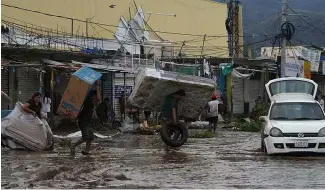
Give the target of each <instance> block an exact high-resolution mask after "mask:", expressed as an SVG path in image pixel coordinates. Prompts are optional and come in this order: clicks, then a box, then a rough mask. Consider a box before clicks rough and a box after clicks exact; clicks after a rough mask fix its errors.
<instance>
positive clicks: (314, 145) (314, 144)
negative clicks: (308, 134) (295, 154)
mask: <svg viewBox="0 0 325 190" xmlns="http://www.w3.org/2000/svg"><path fill="white" fill-rule="evenodd" d="M286 147H287V148H297V147H295V144H294V143H286ZM315 147H316V143H309V144H308V147H303V148H315ZM299 148H301V147H299Z"/></svg>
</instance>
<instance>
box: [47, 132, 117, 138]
mask: <svg viewBox="0 0 325 190" xmlns="http://www.w3.org/2000/svg"><path fill="white" fill-rule="evenodd" d="M94 135H95V137H97V138H100V139H108V138H111V136H105V135H101V134H98V133H94ZM53 137H54V138H56V139H72V138H80V137H82V134H81V131H77V132H74V133H71V134H69V135H66V136H60V135H53Z"/></svg>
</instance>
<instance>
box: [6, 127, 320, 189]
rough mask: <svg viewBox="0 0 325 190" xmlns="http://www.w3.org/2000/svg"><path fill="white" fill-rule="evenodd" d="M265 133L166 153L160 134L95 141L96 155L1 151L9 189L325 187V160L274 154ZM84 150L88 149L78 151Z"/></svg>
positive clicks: (222, 136) (226, 136)
mask: <svg viewBox="0 0 325 190" xmlns="http://www.w3.org/2000/svg"><path fill="white" fill-rule="evenodd" d="M259 142H260V139H259V134H258V133H245V132H232V131H219V132H218V133H217V134H216V137H215V138H211V139H189V140H188V142H187V143H186V144H185V145H184V146H183V147H181V148H180V149H179V150H166V148H165V146H164V144H163V143H162V141H161V139H160V137H159V136H158V135H156V136H136V135H122V136H117V137H114V138H113V139H112V140H103V139H96V142H95V145H96V146H98V148H96V149H95V150H94V151H93V155H91V156H82V155H81V154H80V153H78V154H76V157H71V156H70V154H69V150H68V148H66V147H56V148H55V150H54V151H52V152H28V151H10V150H8V149H5V148H2V150H1V153H2V155H1V158H2V161H1V178H2V181H1V186H2V188H150V189H153V188H188V189H189V188H279V189H280V188H325V180H324V179H325V157H309V156H308V157H292V156H275V157H274V156H273V157H268V156H265V155H264V154H263V153H260V152H259V151H258V148H259V146H260V145H259ZM77 151H78V152H80V151H81V149H80V148H79V149H77Z"/></svg>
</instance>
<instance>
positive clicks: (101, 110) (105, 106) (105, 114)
mask: <svg viewBox="0 0 325 190" xmlns="http://www.w3.org/2000/svg"><path fill="white" fill-rule="evenodd" d="M111 109H112V108H111V105H110V102H109V99H108V98H105V99H104V101H103V102H102V103H101V104H100V105H99V106H98V108H97V110H96V113H97V116H98V117H99V119H100V120H101V122H102V123H106V122H107V120H108V118H109V112H110V111H111Z"/></svg>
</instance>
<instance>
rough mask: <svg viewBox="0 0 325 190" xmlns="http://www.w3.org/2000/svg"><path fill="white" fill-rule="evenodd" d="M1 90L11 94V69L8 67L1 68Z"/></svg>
mask: <svg viewBox="0 0 325 190" xmlns="http://www.w3.org/2000/svg"><path fill="white" fill-rule="evenodd" d="M1 91H3V92H4V93H6V94H7V95H8V96H10V95H9V71H8V68H3V69H1Z"/></svg>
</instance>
